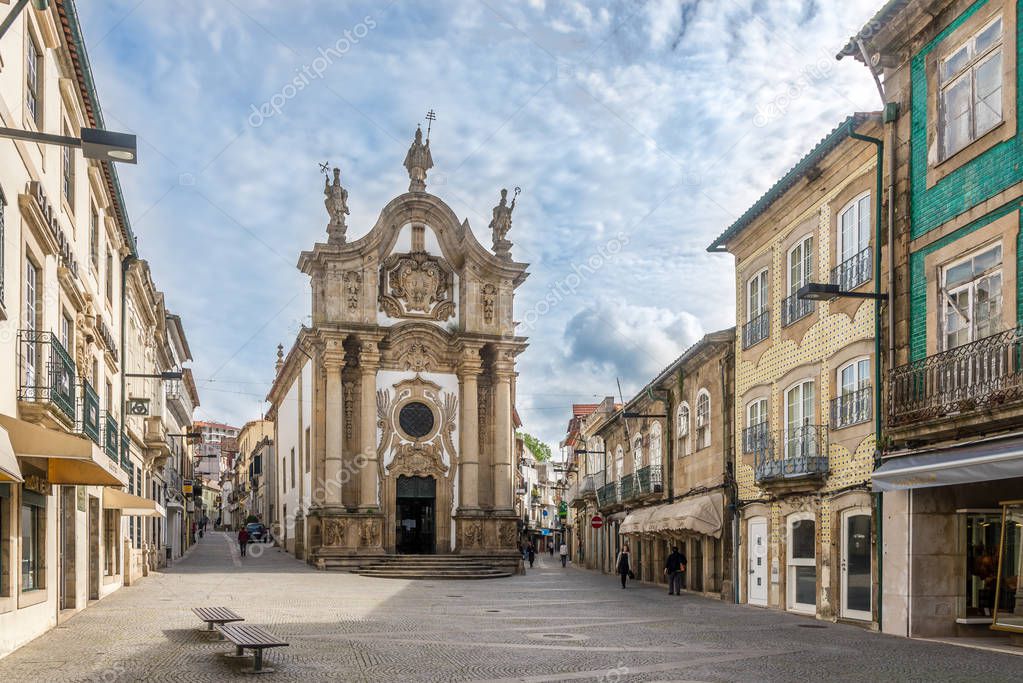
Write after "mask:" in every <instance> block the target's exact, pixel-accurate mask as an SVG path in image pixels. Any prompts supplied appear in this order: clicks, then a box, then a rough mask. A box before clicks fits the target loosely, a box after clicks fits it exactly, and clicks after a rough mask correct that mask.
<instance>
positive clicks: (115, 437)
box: [103, 410, 121, 462]
mask: <svg viewBox="0 0 1023 683" xmlns="http://www.w3.org/2000/svg"><path fill="white" fill-rule="evenodd" d="M120 450H121V429H120V426H119V425H118V424H117V418H115V417H114V414H113V413H111V412H110V411H109V410H108V411H106V412H104V413H103V451H104V452H105V453H106V454H107V456H108V457H109V458H110V459H111V460H113V461H114V462H117V461H118V454H119V451H120Z"/></svg>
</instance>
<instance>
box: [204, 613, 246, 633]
mask: <svg viewBox="0 0 1023 683" xmlns="http://www.w3.org/2000/svg"><path fill="white" fill-rule="evenodd" d="M192 611H193V612H195V615H196V616H197V617H199V619H201V620H202V621H205V622H206V630H207V631H212V630H213V625H214V624H216V625H217V626H220V625H222V624H227V623H230V622H232V621H245V618H244V617H241V616H239V615H238V614H236V613H235V612H233V611H232V610H230V609H228V608H227V607H193V608H192Z"/></svg>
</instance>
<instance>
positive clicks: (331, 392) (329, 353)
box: [300, 337, 345, 507]
mask: <svg viewBox="0 0 1023 683" xmlns="http://www.w3.org/2000/svg"><path fill="white" fill-rule="evenodd" d="M343 341H344V337H340V338H338V337H332V338H330V339H328V340H327V342H326V346H325V348H324V350H323V369H324V371H325V372H326V375H327V392H326V396H325V397H324V399H325V400H324V403H325V405H324V411H325V413H326V419H325V422H326V425H325V426H326V429H325V431H326V433H325V436H326V439H327V444H326V445H327V448H326V461H325V463H324V469H323V478H324V482H323V504H324V505H325V506H326V507H340V506H341V504H342V500H341V475H342V473H343V471H344V470H343V462H342V457H343V454H342V450H343V444H344V426H345V417H344V392H343V391H342V389H341V370H342V369H343V368H344V366H345V350H344V346H342V342H343ZM314 413H315V411H314ZM300 437H301V435H300Z"/></svg>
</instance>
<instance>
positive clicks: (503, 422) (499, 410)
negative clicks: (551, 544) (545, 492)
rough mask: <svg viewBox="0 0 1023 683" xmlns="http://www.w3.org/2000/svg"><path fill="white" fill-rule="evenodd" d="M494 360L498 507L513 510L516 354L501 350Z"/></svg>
mask: <svg viewBox="0 0 1023 683" xmlns="http://www.w3.org/2000/svg"><path fill="white" fill-rule="evenodd" d="M497 354H498V360H497V361H496V362H495V363H494V421H495V425H494V509H495V510H497V511H500V512H509V513H510V512H511V511H512V510H513V509H514V508H513V505H512V401H511V380H512V374H513V372H512V368H513V367H514V366H513V358H514V354H513V352H512V351H508V350H503V349H502V350H499V351H498V352H497Z"/></svg>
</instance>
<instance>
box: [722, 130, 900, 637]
mask: <svg viewBox="0 0 1023 683" xmlns="http://www.w3.org/2000/svg"><path fill="white" fill-rule="evenodd" d="M880 132H881V126H880V117H879V116H877V115H872V114H869V115H868V114H856V115H854V116H850V117H849V118H848V119H846V120H845V121H844V122H843V123H842V124H841V125H840V126H838V127H837V128H836V129H835V130H834V131H832V133H831V134H830V135H828V136H827V137H826V138H825V139H824V140H822V141H821V142H820V143H819V144H818V145H817V146H816V147H814V148H813V149H812V150H811V151H810V152H809V153H808V154H807V155H806V156H805V157H804V158H803V159H802V160H801V161H800V162H799V163H798V164H797V165H796V166H795V167H794V168H793V169H792V170H790V171H789V172H788V173H787V174H786V175H785V176H784V177H783V178H782V179H780V180H779V181H778V182H777V183H776V184H775V185H774V186H773V187H772V188H771V189H770V190H769V191H768V192H767V194H766V195H764V197H762V198H761V199H760V200H759V201H758V202H757V203H756V204H755V205H754V206H753V207H752V208H750V209H749V210H748V211H747V212H746V213H745V214H744V215H743V216H742V217H740V218H739V220H738V221H736V222H735V223H734V224H733V225H731V226H730V227H729V228H728V229H727V230H726V231H725V232H724V233H723V234H722V235H721V236H720V237H719V238H718V239H717V240H715V242H714V243H713V244H712V245H711V247H710V251H726V252H728V253H731V254H733V255H734V256H735V273H736V313H737V320H736V336H735V389H734V398H733V400H734V404H735V412H736V427H737V428H736V430H735V445H734V447H735V450H736V454H737V455H736V460H735V480H736V484H737V487H738V491H737V493H738V505H739V509H740V515H741V518H740V524H739V535H740V536H739V537H740V544H739V545H740V550H739V552H740V557H739V558H738V563H739V567H740V570H739V571H738V577H739V591H738V594H739V597H740V600H741V601H742V602H746V603H748V604H751V605H758V606H762V607H770V608H774V609H782V610H788V611H793V612H799V613H804V614H810V615H815V616H817V617H818V618H822V619H839V618H841V619H848V620H854V621H860V622H863V623H868V624H869V623H872V622H874V621H876V614H877V612H876V604H877V596H876V588H875V586H876V576H877V567H876V562H875V556H876V549H875V547H874V545H873V538H874V529H875V526H876V522H875V516H874V511H873V509H874V508H873V503H874V501H873V500H872V497H871V495H870V473H871V471H872V469H873V466H874V451H875V424H874V418H875V417H876V412H875V411H876V405H875V402H876V401H875V391H874V388H875V387H876V386H877V385H876V382H875V380H874V378H875V371H876V366H875V363H876V359H875V357H874V334H875V302H874V301H872V300H870V299H865V298H848V297H843V298H835V299H832V300H831V301H812V300H807V299H801V298H800V297H799V296H798V295H797V293H796V292H797V291H798V290H799V289H800V288H801V287H803V286H805V285H807V284H809V283H831V284H836V285H838V287H839V288H840V289H841V290H843V291H845V292H851V293H853V294H854V295H855V294H860V295H862V294H863V293H865V292H872V291H874V289H873V288H874V287H875V286H876V281H877V279H876V278H875V275H876V274H877V272H876V268H875V261H876V256H877V254H876V252H875V250H876V249H877V245H876V238H875V235H874V232H875V227H876V225H877V221H876V209H877V204H876V202H877V201H878V197H877V192H876V185H877V173H876V172H877V155H876V147H875V145H873V144H869V142H868V141H864V140H861V139H856V138H855V136H857V135H861V136H878V135H880Z"/></svg>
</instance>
